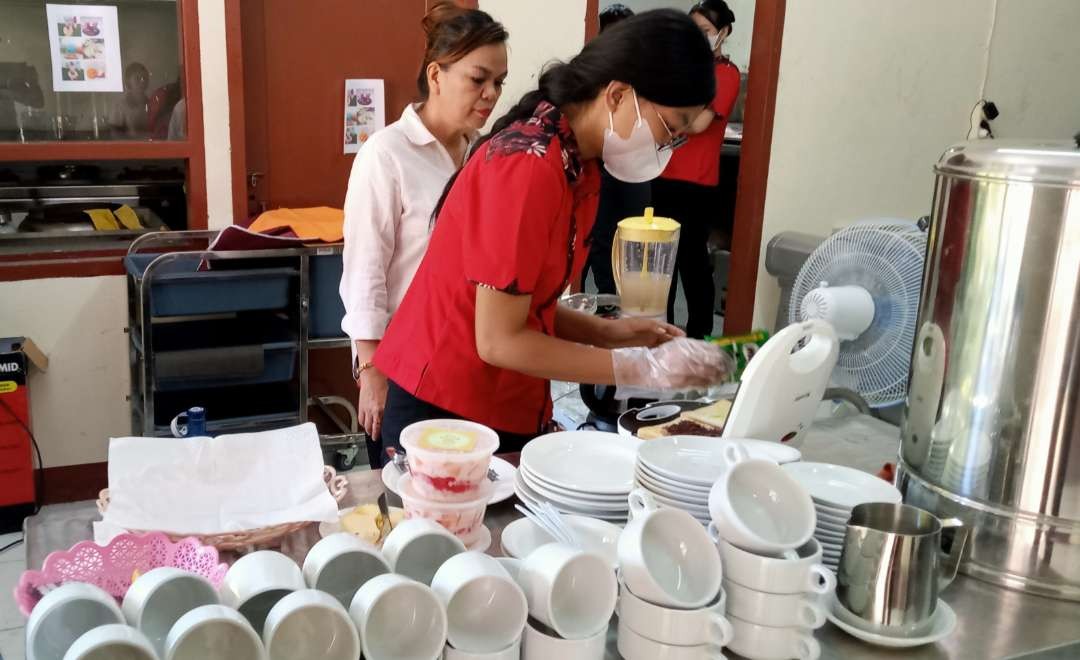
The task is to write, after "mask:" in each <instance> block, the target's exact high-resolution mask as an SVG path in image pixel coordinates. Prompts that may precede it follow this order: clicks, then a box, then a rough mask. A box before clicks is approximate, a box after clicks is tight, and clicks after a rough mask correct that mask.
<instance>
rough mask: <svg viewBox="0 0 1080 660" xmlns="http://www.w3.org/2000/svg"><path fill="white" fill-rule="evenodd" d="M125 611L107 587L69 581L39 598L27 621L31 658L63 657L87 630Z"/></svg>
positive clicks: (118, 620)
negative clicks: (101, 587)
mask: <svg viewBox="0 0 1080 660" xmlns="http://www.w3.org/2000/svg"><path fill="white" fill-rule="evenodd" d="M123 622H124V614H123V612H121V611H120V607H119V606H118V605H117V604H116V601H115V600H113V597H112V596H110V595H109V594H108V593H106V592H105V591H104V590H102V589H100V588H98V587H95V586H94V585H92V584H86V583H83V582H68V583H67V584H63V585H61V586H59V587H57V588H56V589H53V590H52V591H50V592H49V593H47V594H45V596H44V597H43V598H42V599H41V600H40V601H38V604H37V605H35V606H34V610H33V611H32V612H30V618H29V619H28V620H27V622H26V658H27V660H63V657H64V654H65V653H67V650H68V649H69V648H71V645H72V644H74V643H75V640H77V639H79V638H80V637H82V636H83V635H84V634H85V633H87V632H89V631H91V630H93V629H94V628H97V627H98V626H106V625H109V624H113V623H123Z"/></svg>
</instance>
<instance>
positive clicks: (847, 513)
mask: <svg viewBox="0 0 1080 660" xmlns="http://www.w3.org/2000/svg"><path fill="white" fill-rule="evenodd" d="M784 469H785V470H787V472H788V474H790V475H791V476H792V477H794V479H795V480H796V481H797V482H799V483H800V484H801V485H802V486H803V488H805V489H806V490H807V491H809V493H810V497H811V498H813V500H814V508H815V509H816V510H817V526H816V527H815V529H814V538H816V539H817V540H818V541H819V542H820V543H821V547H822V552H823V557H822V563H824V564H825V565H826V566H827V567H829V568H830V569H832V570H833V571H836V568H837V565H838V564H839V563H840V551H841V550H842V549H843V547H844V534H845V533H846V532H847V523H848V520H849V519H850V518H851V510H852V509H854V508H855V507H856V506H858V505H860V504H865V503H868V502H889V503H891V504H899V503H900V502H901V500H902V499H903V497H902V496H901V495H900V491H899V490H897V489H896V487H895V486H893V485H892V484H890V483H889V482H887V481H885V480H883V479H879V478H878V477H875V476H874V475H872V474H869V473H867V472H863V471H862V470H856V469H855V468H849V467H844V466H841V465H830V464H828V463H793V464H791V465H785V466H784Z"/></svg>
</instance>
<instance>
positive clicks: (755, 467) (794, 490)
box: [709, 443, 817, 553]
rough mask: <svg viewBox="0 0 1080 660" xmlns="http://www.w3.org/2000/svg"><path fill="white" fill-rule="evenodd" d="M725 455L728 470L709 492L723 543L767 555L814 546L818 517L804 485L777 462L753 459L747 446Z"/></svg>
mask: <svg viewBox="0 0 1080 660" xmlns="http://www.w3.org/2000/svg"><path fill="white" fill-rule="evenodd" d="M720 455H721V457H722V460H723V461H724V463H726V468H725V469H724V471H723V472H722V473H721V474H720V477H719V478H718V479H717V480H716V483H714V484H713V487H712V490H711V491H709V513H710V515H711V516H712V520H713V524H714V525H715V526H716V529H717V530H718V531H719V532H720V536H721V537H723V538H725V539H727V540H728V541H730V542H732V543H734V544H735V545H737V546H739V547H740V548H745V549H747V550H752V551H754V552H761V553H782V552H783V551H785V550H791V549H794V548H798V547H799V546H801V545H803V544H804V543H806V542H807V541H808V540H810V538H811V537H812V536H813V535H814V526H815V524H816V523H817V513H816V512H815V510H814V502H813V500H811V499H810V493H808V492H807V491H806V489H805V488H803V487H802V486H801V485H800V484H799V482H797V481H795V479H794V478H793V477H792V476H791V475H789V474H788V473H787V472H786V471H785V470H784V469H783V468H781V467H780V466H779V465H777V464H776V463H773V462H772V461H766V460H762V459H752V458H750V455H749V453H747V451H746V448H745V447H743V446H742V445H739V444H735V443H732V444H729V445H726V446H724V447H723V449H721V453H720Z"/></svg>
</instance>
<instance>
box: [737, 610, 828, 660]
mask: <svg viewBox="0 0 1080 660" xmlns="http://www.w3.org/2000/svg"><path fill="white" fill-rule="evenodd" d="M730 620H731V626H732V628H734V630H735V637H734V639H732V640H731V644H729V645H728V648H729V649H731V650H732V651H734V652H736V653H738V654H739V655H742V656H746V657H748V658H754V659H755V660H789V658H795V659H796V660H817V659H818V658H819V657H821V645H820V644H818V641H817V640H816V639H814V631H813V630H809V629H807V628H772V627H769V626H759V625H757V624H755V623H750V622H749V621H743V620H742V619H739V618H737V617H730Z"/></svg>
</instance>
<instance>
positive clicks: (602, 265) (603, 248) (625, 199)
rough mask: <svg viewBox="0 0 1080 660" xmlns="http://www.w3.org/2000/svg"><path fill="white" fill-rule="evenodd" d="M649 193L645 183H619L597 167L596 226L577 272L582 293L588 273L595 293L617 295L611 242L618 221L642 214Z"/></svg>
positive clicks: (647, 185) (648, 187)
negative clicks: (598, 182) (579, 274)
mask: <svg viewBox="0 0 1080 660" xmlns="http://www.w3.org/2000/svg"><path fill="white" fill-rule="evenodd" d="M651 191H652V188H651V186H650V185H649V184H648V183H626V182H625V181H619V180H618V179H616V178H615V177H613V176H611V175H610V174H608V171H607V170H605V169H604V168H603V167H602V166H601V168H600V205H599V206H598V207H597V209H596V224H595V225H593V230H592V234H590V235H589V258H588V260H586V262H585V268H584V270H582V272H581V288H582V290H584V289H585V279H586V276H587V275H588V274H589V271H590V270H591V271H592V274H593V281H594V282H596V289H597V292H599V293H611V294H614V293H618V291H617V290H616V289H615V277H614V275H612V273H611V243H612V241H613V240H615V230H616V229H617V228H618V225H619V222H620V221H621V220H625V219H626V218H631V217H634V216H638V215H644V213H645V207H646V206H648V205H649V200H650V198H651Z"/></svg>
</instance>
